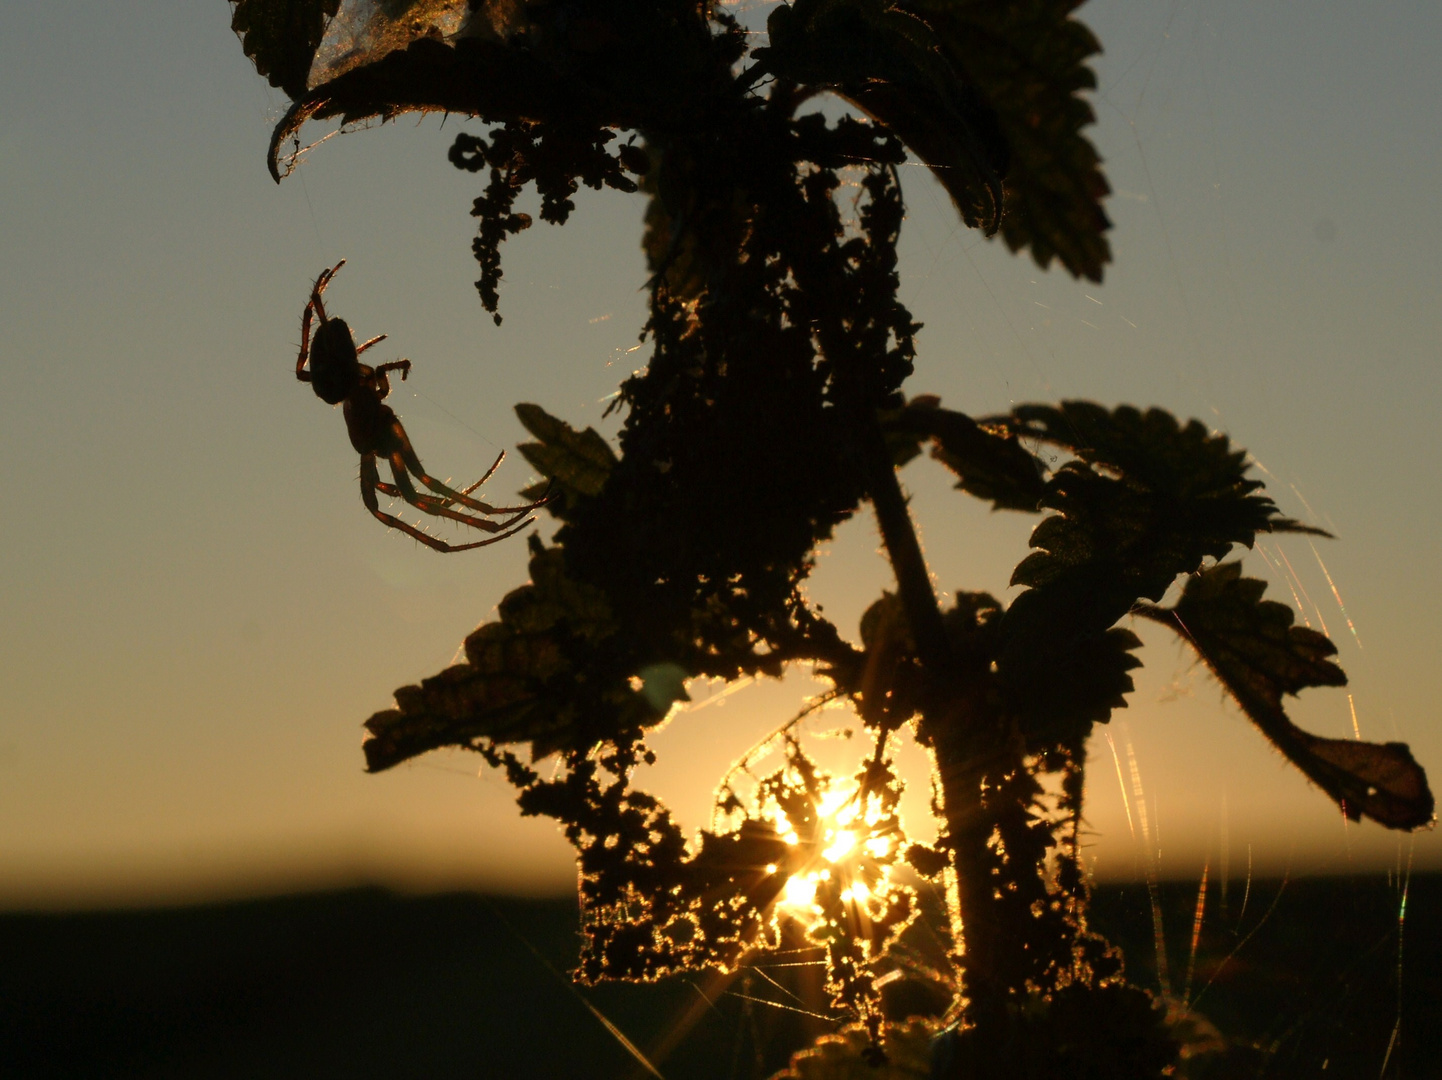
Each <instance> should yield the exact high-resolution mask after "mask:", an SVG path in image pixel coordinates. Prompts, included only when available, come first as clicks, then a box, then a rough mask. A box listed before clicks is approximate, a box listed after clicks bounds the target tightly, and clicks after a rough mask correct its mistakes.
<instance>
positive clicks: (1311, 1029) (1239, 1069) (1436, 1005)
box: [0, 876, 1442, 1080]
mask: <svg viewBox="0 0 1442 1080" xmlns="http://www.w3.org/2000/svg"><path fill="white" fill-rule="evenodd" d="M1281 885H1282V883H1281V882H1278V881H1256V882H1252V883H1251V886H1250V890H1249V892H1248V894H1247V895H1246V907H1245V910H1243V907H1242V904H1243V894H1244V888H1243V884H1242V883H1240V882H1235V881H1234V882H1232V883H1231V887H1230V889H1229V893H1228V896H1227V897H1226V905H1225V908H1224V907H1223V905H1222V902H1221V901H1222V898H1221V896H1220V895H1219V893H1218V890H1217V889H1216V887H1215V882H1214V883H1213V888H1212V890H1211V894H1210V895H1209V896H1208V898H1207V904H1206V907H1205V918H1204V921H1203V926H1202V933H1201V938H1200V942H1199V947H1198V951H1197V954H1196V957H1195V960H1194V961H1193V960H1190V959H1189V954H1190V946H1191V937H1192V925H1193V916H1194V912H1195V906H1196V899H1197V887H1196V885H1195V884H1192V885H1168V886H1164V887H1163V888H1162V889H1161V890H1160V894H1159V897H1158V901H1159V905H1160V908H1161V911H1162V913H1163V929H1164V938H1165V941H1166V945H1167V967H1168V975H1169V984H1170V986H1171V987H1172V990H1173V993H1174V995H1175V996H1180V995H1181V994H1182V992H1183V990H1184V988H1185V985H1186V974H1187V970H1188V967H1189V966H1190V967H1191V968H1192V981H1191V996H1192V998H1193V999H1197V998H1198V993H1199V991H1202V989H1203V987H1206V989H1205V991H1204V992H1202V993H1201V996H1200V999H1199V1000H1197V1002H1196V1004H1197V1011H1198V1012H1199V1013H1200V1014H1202V1015H1203V1016H1204V1017H1206V1018H1207V1019H1208V1020H1209V1021H1210V1022H1211V1023H1212V1024H1214V1025H1215V1026H1216V1027H1217V1028H1218V1029H1219V1030H1220V1031H1221V1032H1222V1033H1223V1034H1225V1035H1226V1036H1228V1037H1229V1040H1230V1041H1231V1042H1232V1043H1233V1044H1234V1046H1233V1049H1232V1051H1231V1053H1230V1057H1229V1058H1228V1059H1227V1061H1226V1063H1225V1064H1224V1063H1223V1062H1222V1061H1221V1060H1220V1059H1213V1060H1212V1063H1211V1065H1210V1066H1209V1067H1208V1068H1206V1069H1201V1068H1200V1067H1199V1066H1200V1064H1201V1062H1202V1061H1204V1060H1206V1059H1198V1062H1197V1063H1196V1064H1197V1066H1198V1067H1196V1068H1194V1070H1193V1074H1194V1075H1198V1076H1201V1075H1205V1076H1208V1077H1212V1076H1226V1077H1228V1078H1232V1077H1245V1076H1265V1077H1303V1076H1305V1077H1319V1076H1320V1077H1323V1078H1324V1080H1337V1078H1342V1080H1349V1078H1352V1077H1358V1078H1363V1077H1365V1078H1366V1080H1378V1078H1379V1077H1381V1076H1382V1075H1383V1073H1382V1070H1383V1062H1384V1060H1388V1064H1387V1068H1386V1074H1385V1075H1386V1077H1388V1078H1401V1077H1412V1078H1425V1077H1438V1076H1442V876H1426V877H1421V876H1419V877H1414V878H1413V880H1412V882H1411V887H1410V891H1409V894H1408V903H1407V909H1406V919H1405V922H1404V924H1403V925H1404V928H1405V930H1404V938H1403V940H1404V947H1403V950H1402V956H1401V959H1402V968H1401V971H1402V977H1401V983H1400V989H1399V982H1398V959H1399V956H1398V913H1399V900H1400V890H1399V888H1398V883H1397V882H1396V881H1395V880H1393V881H1389V880H1387V879H1385V878H1374V877H1359V878H1348V879H1324V880H1309V881H1294V882H1290V883H1288V884H1287V885H1286V887H1285V888H1284V889H1282V888H1281ZM1279 889H1280V890H1281V891H1280V896H1279ZM1094 922H1095V925H1096V926H1097V927H1098V928H1099V929H1101V930H1102V931H1103V932H1105V933H1106V934H1107V935H1108V936H1109V937H1111V938H1112V940H1114V941H1116V942H1117V943H1119V944H1121V945H1123V946H1124V947H1125V949H1126V953H1127V956H1128V966H1129V970H1130V971H1131V972H1132V974H1133V976H1134V977H1135V978H1136V979H1137V980H1138V981H1141V982H1142V983H1143V984H1145V985H1150V986H1153V987H1155V986H1156V985H1157V979H1158V976H1157V963H1156V949H1155V944H1154V940H1155V939H1154V936H1153V924H1152V917H1151V902H1150V898H1149V896H1148V894H1147V890H1146V889H1145V888H1143V887H1125V888H1115V887H1111V888H1104V889H1101V890H1099V891H1098V893H1097V896H1096V899H1095V908H1094ZM928 936H929V935H928V931H927V930H926V928H925V927H920V928H918V930H917V932H916V941H917V948H918V949H919V950H921V951H923V952H924V950H925V947H926V945H925V941H924V940H923V939H925V938H926V937H928ZM932 941H933V945H934V938H933V939H932ZM575 950H576V908H575V901H574V899H565V900H545V901H522V900H514V899H502V898H495V899H491V898H485V897H479V896H472V895H448V896H431V897H419V898H405V897H398V896H394V895H391V894H389V893H386V892H383V891H380V890H354V891H348V892H339V893H329V894H317V895H308V896H296V897H281V898H276V899H270V900H260V901H252V902H246V903H235V904H223V905H215V906H208V907H198V908H185V909H176V910H156V911H126V912H95V913H85V914H9V915H0V1077H5V1078H30V1077H86V1078H88V1077H111V1076H114V1077H127V1078H129V1077H137V1078H150V1077H157V1078H159V1077H174V1078H186V1080H208V1078H231V1077H235V1078H239V1077H257V1078H288V1077H306V1078H319V1080H323V1078H329V1077H337V1078H340V1077H345V1078H350V1080H363V1078H371V1077H374V1078H386V1080H400V1078H409V1077H416V1078H420V1077H425V1078H428V1080H440V1078H449V1077H468V1078H476V1077H506V1078H521V1080H526V1078H532V1077H535V1078H552V1077H556V1078H561V1077H577V1078H589V1077H596V1078H611V1077H616V1078H619V1080H626V1078H629V1077H632V1076H636V1075H643V1074H638V1072H637V1070H636V1065H635V1061H634V1059H632V1058H631V1057H630V1056H629V1055H628V1054H627V1052H626V1051H625V1050H624V1049H623V1048H622V1046H621V1045H620V1043H619V1042H618V1041H617V1039H616V1038H615V1037H613V1036H612V1035H611V1034H610V1033H609V1032H608V1031H607V1030H606V1028H605V1027H604V1026H603V1025H602V1023H601V1022H600V1021H599V1020H598V1019H596V1017H595V1016H594V1015H593V1013H592V1012H591V1011H590V1010H588V1008H587V1006H586V1004H585V1002H584V1001H583V1000H582V998H581V996H580V994H579V993H578V992H576V991H574V990H573V989H571V988H569V987H568V985H567V984H566V983H565V982H563V981H562V980H561V979H559V978H557V977H556V975H555V974H554V973H553V971H552V970H550V968H554V969H555V970H557V971H564V970H565V969H566V967H567V966H568V964H569V963H570V962H571V960H572V958H573V957H574V955H575ZM1233 953H1235V955H1231V954H1233ZM1229 955H1231V959H1230V960H1226V958H1227V957H1228V956H1229ZM1224 960H1225V961H1226V962H1225V964H1224V963H1223V961H1224ZM548 965H549V966H550V968H548ZM768 976H769V978H768ZM770 978H775V980H776V982H775V983H773V982H771V981H770ZM815 982H816V979H815V972H814V969H809V968H804V967H803V968H786V969H781V968H771V969H767V970H765V971H763V972H743V973H742V974H740V975H739V976H738V977H737V978H735V979H733V980H731V981H730V982H729V983H726V984H725V985H721V984H718V983H708V982H707V981H706V980H704V979H697V980H696V981H695V983H692V982H688V981H678V980H673V981H672V982H669V983H666V984H661V985H657V986H649V987H631V986H604V987H595V988H588V989H585V990H584V991H582V992H581V993H584V995H585V1000H586V1001H589V1002H591V1003H592V1004H593V1005H594V1006H595V1007H596V1008H597V1009H598V1010H599V1011H600V1012H601V1013H602V1014H604V1015H605V1016H606V1017H607V1018H608V1019H609V1020H610V1021H611V1022H612V1023H613V1024H615V1026H616V1027H617V1028H619V1030H621V1031H622V1032H624V1033H625V1034H626V1035H627V1036H628V1037H629V1038H630V1039H631V1040H632V1041H633V1042H634V1043H635V1044H637V1045H638V1046H639V1047H641V1048H642V1050H644V1051H646V1052H647V1053H649V1054H652V1055H653V1057H655V1058H656V1059H657V1065H658V1066H659V1068H660V1071H661V1072H662V1073H663V1074H664V1075H665V1076H666V1077H667V1080H677V1078H697V1080H700V1078H705V1080H755V1078H759V1077H765V1076H767V1075H769V1074H770V1072H772V1071H774V1070H775V1069H776V1068H779V1067H780V1066H781V1065H784V1064H785V1061H786V1058H787V1055H788V1053H789V1051H790V1050H791V1049H792V1048H794V1047H795V1046H796V1045H797V1043H798V1042H799V1041H801V1040H803V1039H805V1038H807V1037H808V1036H809V1035H814V1034H816V1033H819V1032H821V1031H824V1030H827V1029H828V1027H829V1026H830V1025H829V1024H828V1023H827V1022H826V1021H825V1020H822V1019H815V1018H811V1017H807V1016H805V1015H803V1014H802V1013H799V1012H795V1011H789V1010H787V1009H783V1008H775V1007H772V1006H770V1005H766V1004H761V1003H758V1002H755V1001H752V1000H749V999H751V998H762V999H767V1000H769V1001H775V1002H778V1003H781V1004H784V1005H788V1006H791V1007H792V1009H795V1008H802V1007H804V1008H806V1009H808V1010H812V1011H815V1012H825V1011H826V1010H825V1007H824V1003H823V1002H820V1001H819V1000H815ZM1209 984H1210V985H1209ZM888 994H889V998H888V1001H889V1003H890V1004H891V1005H892V1006H893V1007H894V1008H896V1009H897V1010H898V1011H913V1010H918V1009H919V1010H925V1009H926V1008H928V1007H933V1006H934V1005H935V1003H936V998H935V996H934V995H931V996H928V994H927V993H926V992H925V988H924V987H919V986H912V987H910V988H909V989H908V988H907V987H906V986H904V985H903V986H900V987H898V986H896V985H895V984H893V987H892V988H890V989H889V990H888ZM1399 1019H1400V1022H1401V1024H1400V1029H1398V1021H1399ZM1394 1032H1399V1034H1398V1035H1397V1037H1396V1038H1395V1039H1394ZM667 1043H671V1044H674V1045H672V1046H671V1047H670V1048H669V1049H667V1046H666V1044H667ZM1389 1044H1392V1049H1391V1054H1390V1059H1388V1046H1389Z"/></svg>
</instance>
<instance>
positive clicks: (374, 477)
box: [360, 454, 534, 552]
mask: <svg viewBox="0 0 1442 1080" xmlns="http://www.w3.org/2000/svg"><path fill="white" fill-rule="evenodd" d="M360 484H361V501H362V502H364V503H365V505H366V509H367V510H369V511H370V512H371V514H372V515H374V516H375V518H376V520H377V521H379V522H380V523H381V524H382V525H385V526H387V527H389V528H392V529H399V530H400V531H401V532H403V533H405V534H407V535H408V536H412V537H414V538H415V539H417V540H419V541H420V542H421V543H423V544H425V545H426V547H429V548H432V549H434V550H436V551H442V552H449V551H469V550H470V549H471V548H478V547H486V546H487V545H489V544H496V543H500V541H502V540H504V539H506V538H507V537H508V536H514V535H515V534H516V533H518V532H520V531H521V530H522V529H524V528H525V527H526V526H527V525H529V524H531V521H532V520H534V519H527V520H525V521H523V522H521V523H520V524H519V525H516V526H515V527H514V528H510V529H507V530H506V531H505V532H502V533H500V534H499V535H497V536H492V537H490V538H489V539H487V540H475V541H472V542H471V543H469V544H448V543H446V542H445V541H444V540H441V539H439V538H438V537H434V536H431V535H430V534H429V533H426V532H422V531H421V530H420V529H417V528H416V527H415V526H414V525H410V524H407V523H406V522H404V521H402V520H401V519H400V518H398V517H395V516H394V515H392V514H387V513H386V512H385V511H384V510H382V509H381V508H380V504H379V502H378V501H377V500H376V492H377V491H378V490H379V491H386V492H387V494H389V493H390V489H391V485H390V484H386V483H383V482H382V481H381V478H380V473H379V472H378V471H377V469H376V459H375V455H374V454H366V455H364V456H363V457H362V458H361V474H360ZM418 497H419V498H425V496H418ZM497 527H499V526H497Z"/></svg>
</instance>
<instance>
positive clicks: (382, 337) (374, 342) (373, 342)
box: [355, 334, 410, 378]
mask: <svg viewBox="0 0 1442 1080" xmlns="http://www.w3.org/2000/svg"><path fill="white" fill-rule="evenodd" d="M388 337H390V335H389V334H377V335H376V336H375V337H373V338H371V339H370V340H369V341H367V342H366V343H365V344H363V345H357V346H356V350H355V354H356V355H357V356H359V355H360V354H361V353H363V352H365V351H366V350H367V349H369V348H370V347H371V346H372V345H379V344H380V343H381V342H382V341H384V340H385V339H386V338H388ZM405 363H406V365H407V366H410V362H409V361H405ZM385 366H386V367H389V366H390V365H389V364H386V365H385ZM401 378H405V376H404V375H402V376H401Z"/></svg>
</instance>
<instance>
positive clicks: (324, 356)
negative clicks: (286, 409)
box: [310, 319, 360, 405]
mask: <svg viewBox="0 0 1442 1080" xmlns="http://www.w3.org/2000/svg"><path fill="white" fill-rule="evenodd" d="M359 383H360V361H359V360H357V359H356V347H355V338H353V337H352V336H351V332H350V327H349V326H347V325H346V321H345V320H344V319H326V320H324V321H323V322H322V323H321V324H320V326H318V327H316V331H315V339H314V340H313V341H312V342H311V346H310V384H311V388H312V389H314V390H315V395H316V397H318V398H320V399H321V400H322V401H324V402H325V403H326V404H327V405H338V404H340V403H341V402H342V401H344V400H345V399H346V398H348V397H350V395H351V393H352V392H353V391H354V390H355V388H356V386H357V385H358V384H359Z"/></svg>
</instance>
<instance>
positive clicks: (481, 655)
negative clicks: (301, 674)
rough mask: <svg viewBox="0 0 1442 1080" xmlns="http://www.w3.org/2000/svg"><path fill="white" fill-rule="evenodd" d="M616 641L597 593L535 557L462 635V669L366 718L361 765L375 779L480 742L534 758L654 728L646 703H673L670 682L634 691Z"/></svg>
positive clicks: (547, 556) (558, 558) (630, 662)
mask: <svg viewBox="0 0 1442 1080" xmlns="http://www.w3.org/2000/svg"><path fill="white" fill-rule="evenodd" d="M619 635H620V628H619V625H618V624H617V622H616V621H615V619H614V618H613V616H612V613H611V608H610V605H609V603H608V602H607V601H606V598H605V595H604V594H603V593H601V592H600V590H598V589H595V588H593V587H591V586H588V585H584V584H581V583H579V582H576V581H573V580H572V579H571V578H570V577H568V576H567V574H566V571H565V562H564V559H563V557H562V553H561V551H560V549H557V548H552V549H550V550H547V551H543V552H541V553H539V554H537V555H536V556H535V557H534V558H533V559H532V560H531V583H530V584H528V585H523V586H521V587H520V588H519V589H516V590H514V591H512V592H511V593H509V594H508V595H507V596H506V597H505V599H504V600H502V601H501V604H500V619H499V621H497V622H489V623H486V624H484V625H482V626H481V627H479V628H478V629H477V630H475V631H474V632H473V633H472V634H471V635H470V636H469V637H468V638H466V643H465V651H466V662H465V663H463V664H456V665H453V666H452V667H448V668H446V669H445V670H443V671H441V672H440V673H439V674H438V675H435V676H432V677H431V678H429V679H425V680H423V681H422V682H421V684H420V685H419V686H403V687H401V688H400V689H399V690H397V691H396V695H395V697H396V708H394V709H387V710H385V711H383V712H379V713H376V714H375V715H374V716H372V717H371V718H370V719H369V720H367V721H366V724H365V726H366V728H367V730H368V731H369V732H370V736H369V738H368V739H367V740H366V742H365V744H364V750H365V755H366V765H367V768H368V769H369V770H370V771H371V772H380V771H382V770H384V769H388V768H390V767H391V766H393V765H398V764H400V763H401V762H402V761H405V760H407V759H409V758H412V757H415V756H417V755H418V754H422V753H425V752H426V751H428V750H434V749H437V748H438V747H442V746H468V745H472V744H474V743H475V742H476V741H477V740H482V739H484V740H488V741H490V742H493V743H519V742H529V743H530V744H531V748H532V754H533V756H535V757H542V756H545V755H546V754H548V753H551V752H552V751H555V750H559V749H573V748H577V747H583V746H590V745H593V744H594V743H596V742H599V741H603V740H605V739H608V738H612V737H614V736H616V735H619V734H621V733H622V732H624V731H634V730H638V729H640V728H641V727H644V726H647V725H650V724H654V723H656V722H657V721H659V720H660V719H662V718H663V717H664V716H665V714H666V710H665V708H660V707H658V706H657V705H655V704H653V703H652V700H651V699H652V698H655V697H660V696H667V695H669V698H670V699H671V700H674V698H675V696H676V695H675V694H674V693H673V692H672V691H673V690H674V687H673V686H672V685H671V683H674V682H675V681H676V679H675V678H674V677H673V678H671V680H670V682H667V681H666V680H665V679H663V678H662V677H661V676H662V675H663V674H668V675H669V674H670V672H669V669H667V670H666V671H664V672H663V670H662V668H661V667H659V666H653V667H652V668H646V669H645V671H646V673H647V677H645V678H638V679H637V682H638V683H640V686H639V687H633V685H632V683H631V681H630V677H631V675H632V674H636V675H641V674H642V672H641V669H643V668H644V665H642V664H640V663H639V662H637V661H636V660H635V659H634V658H631V657H628V655H627V653H626V651H625V650H624V648H621V647H620V642H619V640H618V638H619ZM674 666H675V665H670V667H674ZM632 669H636V670H635V671H633V670H632ZM663 684H664V685H663ZM648 688H649V689H650V690H651V694H650V695H649V696H648V694H647V689H648ZM667 703H668V704H669V700H668V702H667Z"/></svg>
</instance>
